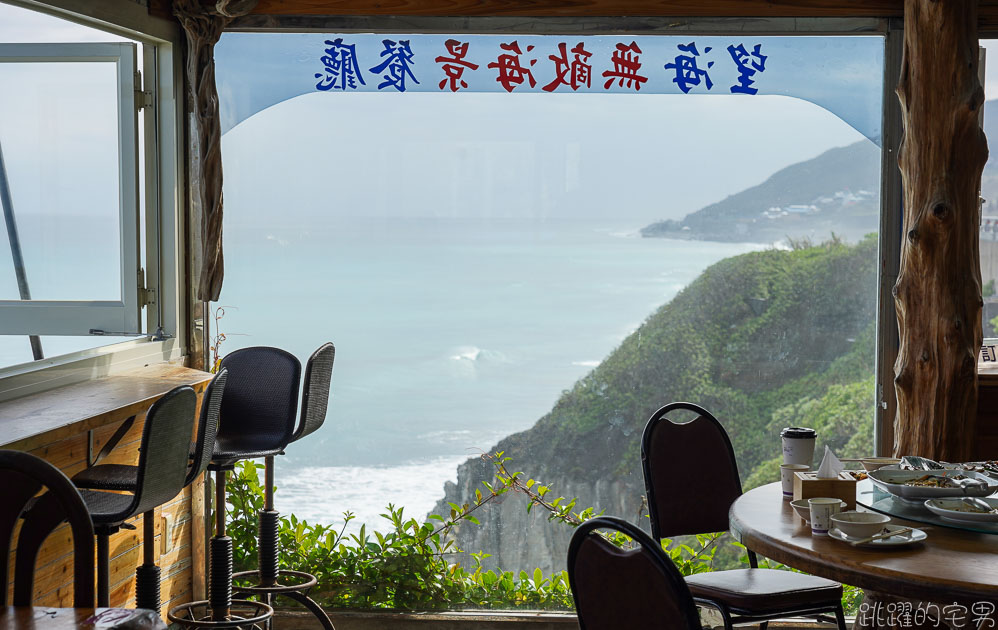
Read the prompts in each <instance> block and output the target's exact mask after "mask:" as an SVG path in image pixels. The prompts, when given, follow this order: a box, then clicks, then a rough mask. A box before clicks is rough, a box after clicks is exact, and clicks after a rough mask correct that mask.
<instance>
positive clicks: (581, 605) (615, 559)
mask: <svg viewBox="0 0 998 630" xmlns="http://www.w3.org/2000/svg"><path fill="white" fill-rule="evenodd" d="M596 530H613V531H617V532H621V533H623V534H626V535H628V536H630V537H631V539H632V540H633V541H634V542H635V543H637V545H638V546H637V548H634V549H621V548H619V547H617V546H616V545H613V544H611V543H610V542H608V541H607V540H605V539H603V538H602V537H601V536H600V535H599V534H597V532H596ZM568 579H569V584H571V587H572V597H573V599H574V600H575V610H576V613H577V614H578V616H579V628H580V630H620V629H622V628H627V630H645V629H647V630H651V629H653V628H654V629H662V630H665V629H668V630H701V626H700V618H699V615H698V613H697V608H696V604H695V603H694V601H693V596H692V595H691V594H690V589H689V588H687V586H686V583H685V582H684V581H683V576H682V575H680V573H679V570H678V569H676V566H675V565H674V564H673V563H672V560H671V559H670V558H669V557H668V556H666V555H665V553H664V552H663V551H662V547H661V545H660V544H658V543H657V542H655V541H654V540H652V539H651V538H650V537H649V536H648V534H646V533H644V532H643V531H641V530H640V529H638V528H637V527H635V526H634V525H631V524H630V523H628V522H627V521H624V520H622V519H619V518H616V517H611V516H602V517H598V518H594V519H591V520H588V521H586V522H585V523H583V524H582V525H580V526H579V527H578V529H576V530H575V533H574V534H573V536H572V542H571V543H570V545H569V547H568Z"/></svg>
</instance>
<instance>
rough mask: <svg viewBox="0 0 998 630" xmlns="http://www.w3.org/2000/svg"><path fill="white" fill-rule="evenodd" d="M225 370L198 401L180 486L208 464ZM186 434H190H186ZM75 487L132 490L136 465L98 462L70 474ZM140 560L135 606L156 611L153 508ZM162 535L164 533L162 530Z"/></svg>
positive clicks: (157, 590)
mask: <svg viewBox="0 0 998 630" xmlns="http://www.w3.org/2000/svg"><path fill="white" fill-rule="evenodd" d="M227 379H228V373H227V372H226V371H225V370H222V371H220V372H219V373H218V374H216V375H215V377H214V378H213V379H212V380H211V382H210V383H208V386H207V387H206V388H205V391H204V398H203V401H202V403H201V414H200V416H199V419H198V433H197V437H196V438H195V441H194V444H193V445H191V446H190V447H189V449H190V462H189V464H188V466H187V474H186V476H185V477H184V485H183V487H185V488H186V487H187V486H189V485H191V484H192V483H193V482H194V480H195V479H197V478H198V477H199V476H200V475H201V473H203V472H204V471H205V469H206V468H207V467H208V462H209V461H211V453H212V450H213V449H214V447H215V434H216V432H217V430H218V415H219V410H220V408H221V405H222V394H223V392H224V391H225V382H226V380H227ZM188 435H189V434H188ZM73 483H75V484H76V487H77V488H81V489H87V490H115V491H122V492H131V493H135V492H136V489H137V488H138V486H139V467H138V466H129V465H125V464H98V465H96V466H91V467H90V468H86V469H84V470H83V471H81V472H79V473H77V474H76V475H75V476H74V477H73ZM142 524H143V563H142V565H141V566H139V567H137V568H136V569H135V605H136V607H137V608H148V609H150V610H155V611H159V607H160V568H159V567H158V566H156V551H155V545H154V543H155V532H156V521H155V510H148V511H146V512H143V516H142ZM164 535H166V534H165V533H164Z"/></svg>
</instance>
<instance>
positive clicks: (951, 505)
mask: <svg viewBox="0 0 998 630" xmlns="http://www.w3.org/2000/svg"><path fill="white" fill-rule="evenodd" d="M981 500H982V501H984V502H986V503H987V504H988V505H990V506H991V507H993V508H998V499H981ZM961 505H963V501H961V500H960V499H929V500H928V501H926V502H925V507H927V508H929V511H930V512H932V513H933V514H938V515H939V516H941V517H943V518H944V519H946V520H947V521H957V522H960V523H998V512H991V513H981V512H962V511H958V510H957V509H956V508H957V507H959V506H961Z"/></svg>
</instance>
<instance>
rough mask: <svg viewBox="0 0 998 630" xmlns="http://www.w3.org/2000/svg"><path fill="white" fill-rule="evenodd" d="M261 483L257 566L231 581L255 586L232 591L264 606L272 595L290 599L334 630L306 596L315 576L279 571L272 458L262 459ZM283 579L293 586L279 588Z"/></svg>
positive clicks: (329, 629) (330, 622) (278, 540)
mask: <svg viewBox="0 0 998 630" xmlns="http://www.w3.org/2000/svg"><path fill="white" fill-rule="evenodd" d="M265 475H266V476H265V479H264V504H263V509H262V510H260V513H259V526H260V530H259V533H258V535H257V536H258V538H257V550H258V554H259V566H258V567H257V570H256V571H243V572H241V573H237V574H236V575H235V576H234V577H236V578H240V577H245V578H249V577H251V576H254V574H255V577H256V579H257V584H256V585H255V586H240V587H236V592H237V594H238V595H239V596H248V595H258V596H260V597H261V598H263V599H264V601H266V602H268V603H269V602H270V601H271V598H272V597H274V596H276V595H282V596H284V597H287V598H289V599H293V600H294V601H296V602H298V603H299V604H301V605H303V606H304V607H305V608H306V609H308V611H309V612H311V613H312V614H313V615H314V616H315V618H316V619H317V620H318V621H319V623H320V624H321V625H322V627H323V628H324V629H325V630H335V629H334V628H333V622H332V621H330V619H329V616H328V615H326V613H325V611H324V610H322V606H320V605H319V604H318V603H317V602H316V601H315V600H313V599H312V598H311V597H309V596H308V594H307V593H308V590H309V589H310V588H312V587H313V586H315V584H316V579H315V576H313V575H310V574H308V573H302V572H300V571H282V570H280V523H281V518H280V517H281V515H280V513H279V512H277V510H275V509H274V458H273V457H268V458H266V469H265ZM282 575H284V576H286V577H291V578H294V579H296V580H297V583H295V584H281V583H280V582H279V579H280V577H281V576H282Z"/></svg>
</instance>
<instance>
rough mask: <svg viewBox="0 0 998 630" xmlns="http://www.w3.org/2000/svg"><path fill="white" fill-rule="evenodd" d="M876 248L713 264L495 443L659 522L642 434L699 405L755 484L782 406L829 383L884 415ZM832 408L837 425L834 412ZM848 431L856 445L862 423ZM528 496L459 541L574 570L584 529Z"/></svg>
mask: <svg viewBox="0 0 998 630" xmlns="http://www.w3.org/2000/svg"><path fill="white" fill-rule="evenodd" d="M876 253H877V243H876V239H875V238H869V239H866V240H864V241H863V242H861V243H859V244H858V245H846V244H843V243H827V244H823V245H819V246H816V247H808V248H804V249H799V250H795V251H776V250H771V251H763V252H755V253H751V254H745V255H742V256H736V257H733V258H728V259H725V260H723V261H721V262H719V263H717V264H715V265H713V266H712V267H711V268H709V269H708V270H707V271H705V272H704V273H703V275H702V276H701V277H700V278H698V279H697V280H696V281H695V282H694V283H692V284H691V285H690V286H689V287H687V288H686V289H684V290H683V291H682V292H681V293H680V294H679V295H677V296H676V298H675V299H674V300H673V301H672V302H670V303H669V304H666V305H665V306H663V307H661V308H660V309H658V310H657V311H656V312H655V313H653V314H652V315H651V316H650V317H649V318H648V320H646V321H645V323H644V324H643V325H642V326H641V327H640V328H639V329H638V330H637V331H635V332H634V333H633V334H632V335H630V336H629V337H628V338H627V339H625V340H624V341H623V342H622V343H621V345H620V347H618V348H617V349H616V350H614V351H613V352H612V353H611V354H610V356H608V357H607V358H606V359H605V360H604V361H603V362H602V363H601V364H600V365H599V366H598V367H596V368H595V369H594V370H593V371H592V372H591V373H589V374H588V375H587V376H585V377H584V378H582V379H580V380H579V381H578V382H577V383H576V384H575V385H574V386H573V388H572V389H571V390H570V391H567V392H566V393H565V394H563V395H562V397H561V398H560V399H559V400H558V402H557V403H556V404H555V406H554V408H553V409H552V410H551V411H550V412H549V413H548V414H546V415H545V416H544V417H542V418H541V419H540V420H539V421H538V422H537V423H536V424H535V425H534V426H533V427H532V428H530V429H529V430H527V431H524V432H521V433H517V434H514V435H510V436H509V437H507V438H505V439H503V440H502V441H500V443H499V444H497V445H496V447H495V448H494V449H493V452H495V451H504V452H505V455H506V456H508V457H510V458H512V459H511V461H510V462H508V463H507V466H508V467H509V469H510V471H511V472H515V471H523V473H524V475H525V478H533V479H536V480H538V481H539V482H541V483H543V484H545V485H548V486H550V487H551V493H550V494H549V495H547V497H545V498H547V499H553V498H556V497H558V496H564V497H567V498H572V497H577V498H578V503H577V504H576V511H578V510H581V509H584V508H586V507H589V506H592V507H594V508H595V509H596V510H597V511H600V510H602V511H604V512H605V513H606V514H610V515H616V516H621V517H624V518H626V519H627V520H630V521H632V522H635V523H640V524H642V525H643V526H647V519H645V518H643V517H642V516H641V515H640V514H641V504H642V496H643V494H644V481H643V478H642V475H641V470H640V461H639V451H640V439H641V431H642V429H643V427H644V424H645V422H646V421H647V419H648V418H649V416H650V415H651V414H652V412H654V410H655V409H657V408H658V407H659V406H661V405H663V404H665V403H668V402H671V401H674V400H690V401H693V402H697V403H699V404H701V405H703V406H705V407H706V408H708V409H710V410H712V411H713V412H714V413H715V415H717V416H718V419H719V420H720V421H721V422H722V424H723V425H724V426H725V429H726V430H727V431H728V434H729V436H730V438H731V441H732V444H733V446H734V448H735V452H736V454H737V456H738V463H739V467H740V469H741V474H742V478H743V479H745V478H747V477H748V476H749V475H750V473H752V472H753V471H754V470H755V469H756V468H757V467H758V466H760V465H762V464H763V463H764V462H768V461H771V460H772V459H773V458H774V457H776V456H777V455H778V453H779V439H778V437H776V436H775V435H772V432H773V431H772V429H771V427H769V424H770V423H771V422H773V419H774V413H775V412H777V411H782V414H781V415H779V416H777V417H780V418H782V417H785V416H787V415H788V414H789V415H791V416H792V412H787V411H786V410H787V409H788V408H791V405H797V406H799V407H800V406H801V403H802V401H806V400H812V399H814V400H817V399H818V398H821V397H822V396H823V395H824V394H825V393H826V392H827V391H828V390H829V388H830V387H833V386H842V385H852V384H856V383H865V385H864V387H868V388H869V389H870V390H871V391H870V395H869V396H868V397H865V396H860V398H861V399H863V400H866V398H868V399H869V402H868V407H869V409H868V413H869V417H870V418H871V421H872V413H873V412H872V409H873V395H872V381H871V380H870V374H871V373H872V370H873V364H874V361H873V346H874V339H875V337H874V335H873V334H872V332H871V331H872V329H873V326H874V321H875V309H876V260H877V257H876ZM864 404H867V403H864ZM865 413H867V411H863V410H861V411H860V415H862V414H865ZM826 415H828V416H829V417H830V418H832V419H831V420H829V422H833V423H834V422H835V420H834V418H835V417H837V413H835V411H834V410H832V412H830V413H828V414H826ZM777 433H778V429H777ZM827 433H828V434H829V435H833V434H836V433H837V432H836V431H835V430H833V428H831V427H830V428H829V430H828V431H827ZM840 433H842V434H843V435H842V436H841V439H843V440H844V439H848V438H849V437H850V435H853V434H855V433H856V432H855V430H854V429H853V428H852V427H850V428H848V430H844V431H842V432H840ZM819 446H820V445H819ZM689 447H690V448H697V445H695V444H691V445H689ZM494 472H495V471H494V469H493V466H492V464H491V463H489V462H487V461H483V460H479V459H473V460H468V461H467V462H465V463H464V464H462V465H461V466H460V468H459V470H458V480H457V483H456V484H450V483H449V484H447V487H446V488H445V494H446V496H445V497H444V499H443V500H442V501H441V502H440V503H439V504H438V505H437V507H436V508H435V510H434V513H439V514H445V513H448V512H449V510H450V508H449V506H448V505H447V503H448V502H453V503H457V504H464V503H472V502H473V501H474V496H475V490H476V489H482V490H483V492H484V488H482V485H481V482H482V481H484V480H491V479H492V477H493V475H494ZM685 482H686V481H685V480H681V481H679V483H685ZM526 505H527V501H526V499H525V498H524V497H523V496H517V495H515V494H507V495H506V496H504V497H503V501H502V502H501V503H499V504H498V505H491V506H488V507H487V508H483V510H482V511H481V512H480V513H476V516H477V517H478V518H479V519H480V521H481V525H478V526H476V525H474V524H471V523H465V524H462V525H461V527H460V528H459V529H458V530H457V531H456V532H455V540H456V544H457V545H458V546H459V547H460V548H461V549H464V550H465V551H468V552H477V551H484V552H486V553H489V554H492V555H491V557H490V558H488V559H486V560H485V561H484V562H483V564H485V565H486V566H487V567H488V568H496V567H500V568H502V569H505V570H516V571H518V570H521V569H523V570H527V571H528V572H529V571H532V570H533V569H534V568H535V567H540V568H541V569H543V570H545V571H550V570H560V569H562V568H564V566H565V554H566V550H567V548H568V540H569V538H570V537H571V533H572V530H571V527H569V526H567V525H565V524H562V523H556V522H555V523H551V522H548V520H547V514H546V513H543V512H542V511H540V510H537V509H535V510H534V511H533V512H532V513H530V514H528V513H527V512H526Z"/></svg>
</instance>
